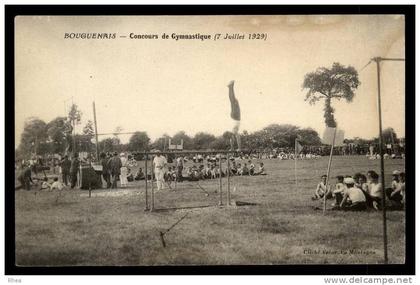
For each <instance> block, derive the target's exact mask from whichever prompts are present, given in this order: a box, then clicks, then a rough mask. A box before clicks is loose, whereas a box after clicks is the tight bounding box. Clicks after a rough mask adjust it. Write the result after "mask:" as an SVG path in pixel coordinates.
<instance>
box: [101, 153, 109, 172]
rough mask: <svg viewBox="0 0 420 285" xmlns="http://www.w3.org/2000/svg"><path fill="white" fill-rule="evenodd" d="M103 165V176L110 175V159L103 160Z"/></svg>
mask: <svg viewBox="0 0 420 285" xmlns="http://www.w3.org/2000/svg"><path fill="white" fill-rule="evenodd" d="M101 165H102V174H105V175H106V174H109V169H108V159H107V158H105V157H104V158H102V159H101Z"/></svg>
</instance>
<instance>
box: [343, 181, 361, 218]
mask: <svg viewBox="0 0 420 285" xmlns="http://www.w3.org/2000/svg"><path fill="white" fill-rule="evenodd" d="M344 184H345V185H346V187H345V189H344V195H343V200H342V201H341V203H340V208H341V209H343V210H347V211H362V210H366V197H365V195H364V194H363V192H362V190H360V189H359V188H357V187H354V179H353V178H352V177H346V178H344Z"/></svg>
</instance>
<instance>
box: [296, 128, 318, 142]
mask: <svg viewBox="0 0 420 285" xmlns="http://www.w3.org/2000/svg"><path fill="white" fill-rule="evenodd" d="M297 137H298V138H299V141H300V142H301V143H302V144H304V145H310V146H316V145H320V144H321V139H320V137H319V135H318V132H317V131H315V130H314V129H311V128H305V129H300V130H298V131H297Z"/></svg>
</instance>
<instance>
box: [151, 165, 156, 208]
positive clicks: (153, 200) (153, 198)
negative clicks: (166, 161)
mask: <svg viewBox="0 0 420 285" xmlns="http://www.w3.org/2000/svg"><path fill="white" fill-rule="evenodd" d="M151 173H152V179H151V183H150V184H151V191H152V197H151V200H152V201H151V205H150V212H152V211H153V210H154V209H155V190H154V188H153V174H154V171H153V162H152V170H151Z"/></svg>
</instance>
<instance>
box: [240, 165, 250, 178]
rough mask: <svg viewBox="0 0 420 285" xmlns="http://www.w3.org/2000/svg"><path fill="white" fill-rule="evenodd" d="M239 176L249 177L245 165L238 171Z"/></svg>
mask: <svg viewBox="0 0 420 285" xmlns="http://www.w3.org/2000/svg"><path fill="white" fill-rule="evenodd" d="M239 175H241V176H243V175H249V169H248V166H247V164H246V163H244V165H243V166H242V168H241V169H240V170H239Z"/></svg>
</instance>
